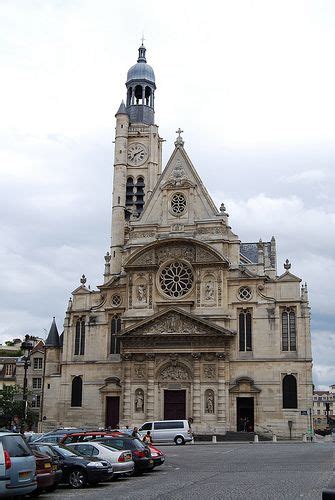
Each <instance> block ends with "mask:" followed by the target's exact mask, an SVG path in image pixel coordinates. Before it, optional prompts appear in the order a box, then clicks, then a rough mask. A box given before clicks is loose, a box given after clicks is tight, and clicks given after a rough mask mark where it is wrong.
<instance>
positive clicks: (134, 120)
mask: <svg viewBox="0 0 335 500" xmlns="http://www.w3.org/2000/svg"><path fill="white" fill-rule="evenodd" d="M126 88H127V97H126V104H125V103H124V101H122V103H121V105H120V107H119V109H118V111H117V113H116V115H115V117H116V128H115V152H114V177H113V197H112V242H111V273H112V274H114V275H115V274H119V273H120V272H121V268H122V249H123V245H124V242H125V239H124V233H125V227H126V224H131V222H132V221H134V220H140V218H141V213H142V211H143V208H144V206H145V203H146V202H147V201H148V199H149V197H150V195H151V193H152V191H153V189H154V187H155V185H156V183H157V181H158V178H159V176H160V174H161V171H162V139H161V138H160V137H159V134H158V126H157V125H155V122H154V120H155V91H156V82H155V73H154V70H153V69H152V67H151V66H149V64H147V60H146V48H145V47H144V45H143V41H142V44H141V46H140V47H139V49H138V59H137V63H136V64H134V65H133V66H132V67H131V68H130V69H129V71H128V73H127V81H126Z"/></svg>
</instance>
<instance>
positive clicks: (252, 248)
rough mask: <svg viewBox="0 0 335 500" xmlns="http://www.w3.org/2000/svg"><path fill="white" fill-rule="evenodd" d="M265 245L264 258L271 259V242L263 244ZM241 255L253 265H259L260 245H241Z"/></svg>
mask: <svg viewBox="0 0 335 500" xmlns="http://www.w3.org/2000/svg"><path fill="white" fill-rule="evenodd" d="M263 245H264V256H265V257H270V253H271V242H270V241H266V242H263ZM240 253H241V254H242V255H243V257H246V258H247V259H248V260H250V262H252V263H253V264H257V263H258V243H241V245H240Z"/></svg>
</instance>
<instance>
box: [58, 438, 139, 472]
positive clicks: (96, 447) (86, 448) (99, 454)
mask: <svg viewBox="0 0 335 500" xmlns="http://www.w3.org/2000/svg"><path fill="white" fill-rule="evenodd" d="M66 447H68V448H71V449H72V448H73V449H74V450H75V451H77V452H78V453H80V454H81V455H83V456H85V457H94V458H99V459H100V460H107V461H108V462H109V463H111V464H112V465H113V472H114V477H115V476H116V477H117V476H118V475H121V474H127V473H132V472H133V471H134V467H135V464H134V462H133V458H132V454H131V451H130V450H116V449H115V448H111V447H110V446H105V445H104V444H101V443H97V442H95V441H85V443H69V444H67V445H66Z"/></svg>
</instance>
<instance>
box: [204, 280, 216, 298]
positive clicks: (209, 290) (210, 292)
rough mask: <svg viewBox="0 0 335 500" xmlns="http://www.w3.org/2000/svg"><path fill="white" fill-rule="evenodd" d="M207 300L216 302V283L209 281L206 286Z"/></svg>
mask: <svg viewBox="0 0 335 500" xmlns="http://www.w3.org/2000/svg"><path fill="white" fill-rule="evenodd" d="M205 300H214V283H213V281H208V282H207V283H206V285H205Z"/></svg>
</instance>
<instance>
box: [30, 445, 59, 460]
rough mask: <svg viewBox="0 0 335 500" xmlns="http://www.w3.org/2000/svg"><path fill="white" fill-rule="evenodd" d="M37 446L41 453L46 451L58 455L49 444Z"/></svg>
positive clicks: (54, 455)
mask: <svg viewBox="0 0 335 500" xmlns="http://www.w3.org/2000/svg"><path fill="white" fill-rule="evenodd" d="M35 448H36V449H37V450H38V451H40V452H41V453H46V454H47V455H50V456H51V457H56V456H57V454H56V453H55V452H54V451H53V450H52V448H50V446H48V445H47V444H44V445H38V446H35Z"/></svg>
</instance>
